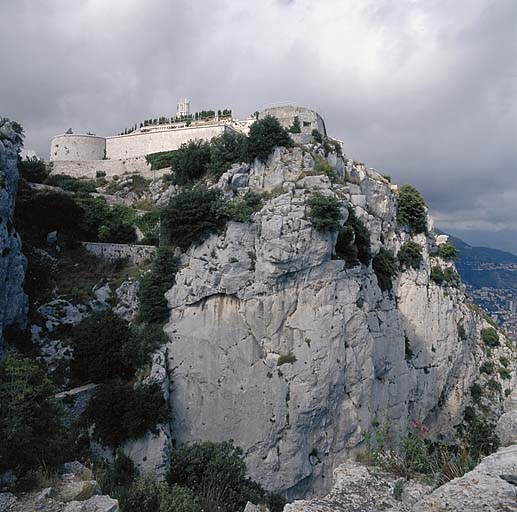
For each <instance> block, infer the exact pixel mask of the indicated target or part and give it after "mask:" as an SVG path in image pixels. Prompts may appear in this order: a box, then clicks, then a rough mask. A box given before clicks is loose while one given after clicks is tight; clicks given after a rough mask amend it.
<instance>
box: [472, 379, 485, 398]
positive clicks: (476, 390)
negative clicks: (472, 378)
mask: <svg viewBox="0 0 517 512" xmlns="http://www.w3.org/2000/svg"><path fill="white" fill-rule="evenodd" d="M470 396H471V397H472V400H474V402H479V400H480V399H481V397H482V396H483V390H482V389H481V386H480V385H479V384H478V383H477V382H474V384H472V386H470Z"/></svg>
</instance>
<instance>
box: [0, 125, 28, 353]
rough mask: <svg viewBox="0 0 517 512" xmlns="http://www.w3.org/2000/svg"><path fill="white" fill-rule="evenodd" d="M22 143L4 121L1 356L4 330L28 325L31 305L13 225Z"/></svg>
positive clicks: (0, 151) (0, 152) (0, 138)
mask: <svg viewBox="0 0 517 512" xmlns="http://www.w3.org/2000/svg"><path fill="white" fill-rule="evenodd" d="M21 143H22V140H21V137H20V135H19V133H17V131H15V127H14V126H13V124H12V123H11V122H9V121H6V120H2V119H0V283H1V286H0V352H1V351H2V347H3V341H2V333H3V331H4V329H5V328H6V327H8V326H10V325H14V324H18V325H19V326H21V327H24V326H25V325H26V322H27V310H28V301H27V295H25V293H24V291H23V288H22V284H23V280H24V278H25V270H26V267H27V260H26V259H25V256H24V255H23V254H22V252H21V247H22V242H21V240H20V237H19V235H18V233H17V232H16V230H15V229H14V224H13V218H14V206H15V199H16V190H17V188H18V180H19V175H18V151H19V150H20V148H21Z"/></svg>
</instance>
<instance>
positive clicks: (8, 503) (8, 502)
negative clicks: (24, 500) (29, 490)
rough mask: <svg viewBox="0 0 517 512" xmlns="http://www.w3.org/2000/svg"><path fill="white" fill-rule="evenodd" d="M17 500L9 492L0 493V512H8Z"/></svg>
mask: <svg viewBox="0 0 517 512" xmlns="http://www.w3.org/2000/svg"><path fill="white" fill-rule="evenodd" d="M16 502H17V498H16V496H15V495H14V494H12V493H10V492H2V493H0V512H9V511H10V510H12V509H13V508H14V506H15V505H16Z"/></svg>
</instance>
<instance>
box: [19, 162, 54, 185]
mask: <svg viewBox="0 0 517 512" xmlns="http://www.w3.org/2000/svg"><path fill="white" fill-rule="evenodd" d="M18 170H19V171H20V176H21V177H22V178H24V179H26V180H27V181H29V182H31V183H43V182H44V181H45V179H46V178H47V176H48V171H47V169H46V167H45V162H44V161H43V160H40V159H39V158H37V157H33V158H25V159H22V158H18Z"/></svg>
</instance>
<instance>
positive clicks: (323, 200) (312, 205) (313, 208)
mask: <svg viewBox="0 0 517 512" xmlns="http://www.w3.org/2000/svg"><path fill="white" fill-rule="evenodd" d="M307 205H308V206H309V219H310V221H311V222H312V225H313V226H314V227H315V228H316V229H317V230H318V231H326V230H332V229H338V228H339V227H340V220H341V217H342V216H341V203H340V201H339V200H338V199H336V198H335V197H332V196H324V195H323V194H318V193H316V194H313V195H312V196H311V197H310V198H309V200H308V201H307Z"/></svg>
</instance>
